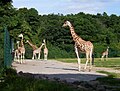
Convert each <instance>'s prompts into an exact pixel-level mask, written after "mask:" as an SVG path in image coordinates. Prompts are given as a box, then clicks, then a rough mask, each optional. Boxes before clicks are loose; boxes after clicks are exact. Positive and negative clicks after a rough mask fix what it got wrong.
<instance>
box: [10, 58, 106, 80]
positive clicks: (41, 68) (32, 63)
mask: <svg viewBox="0 0 120 91" xmlns="http://www.w3.org/2000/svg"><path fill="white" fill-rule="evenodd" d="M12 65H13V67H14V68H15V69H16V70H17V72H20V71H22V72H23V73H32V74H37V75H46V76H47V77H48V78H51V79H52V78H58V79H61V80H66V81H67V82H74V81H91V80H95V79H96V78H98V77H104V76H106V75H105V74H101V73H97V72H96V70H95V69H96V68H95V67H93V70H92V71H91V72H89V71H88V70H86V71H84V72H83V71H81V72H79V71H78V68H77V63H63V62H59V61H56V60H48V61H44V60H26V63H24V64H18V63H15V62H14V63H13V64H12ZM82 67H83V65H82ZM99 70H100V69H99Z"/></svg>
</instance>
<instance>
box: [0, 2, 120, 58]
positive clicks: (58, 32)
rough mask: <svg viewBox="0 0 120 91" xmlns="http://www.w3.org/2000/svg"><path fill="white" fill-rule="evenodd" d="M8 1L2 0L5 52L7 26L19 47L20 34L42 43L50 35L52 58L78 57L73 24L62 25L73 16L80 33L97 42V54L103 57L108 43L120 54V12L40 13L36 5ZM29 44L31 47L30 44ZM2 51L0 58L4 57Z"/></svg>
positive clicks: (114, 53)
mask: <svg viewBox="0 0 120 91" xmlns="http://www.w3.org/2000/svg"><path fill="white" fill-rule="evenodd" d="M5 2H6V3H5ZM5 2H3V0H2V1H0V4H1V5H0V50H1V51H2V52H3V38H4V36H3V32H4V31H3V29H4V26H7V28H8V30H9V32H10V35H11V38H14V43H15V45H14V46H15V48H16V41H17V40H19V39H18V35H19V34H20V33H23V35H24V43H25V41H26V40H30V41H31V42H32V43H34V44H36V45H37V46H39V45H40V44H41V43H42V41H43V39H46V41H47V47H48V50H49V58H73V57H76V56H75V53H74V42H73V40H72V37H71V34H70V31H69V28H68V27H67V28H62V24H63V23H64V20H69V21H70V22H71V23H72V24H73V26H74V28H75V32H76V33H77V34H78V35H79V36H81V37H82V38H83V39H84V40H89V41H91V42H92V43H93V45H94V54H95V57H101V53H102V52H103V51H104V50H106V48H107V46H109V47H110V51H109V57H119V56H120V51H119V50H120V16H117V15H114V14H112V15H110V16H108V15H107V13H106V12H103V14H100V13H98V14H97V15H91V14H85V13H83V12H80V13H78V14H75V15H73V14H68V15H63V14H48V15H39V14H38V11H37V10H36V9H35V8H30V9H27V8H20V9H16V8H14V6H13V5H12V0H5ZM25 45H26V44H25ZM25 48H26V50H27V49H30V47H29V48H27V46H26V47H25ZM2 52H1V53H0V59H3V53H2ZM30 52H32V51H28V50H27V51H26V58H31V54H32V53H30ZM82 57H84V56H82Z"/></svg>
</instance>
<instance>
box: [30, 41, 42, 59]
mask: <svg viewBox="0 0 120 91" xmlns="http://www.w3.org/2000/svg"><path fill="white" fill-rule="evenodd" d="M43 45H44V43H42V44H41V46H40V47H39V48H37V49H35V50H34V51H33V57H32V59H34V57H35V58H37V55H36V54H38V59H40V53H41V49H42V47H43Z"/></svg>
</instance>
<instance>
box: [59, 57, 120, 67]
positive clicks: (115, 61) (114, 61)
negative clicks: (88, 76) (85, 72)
mask: <svg viewBox="0 0 120 91" xmlns="http://www.w3.org/2000/svg"><path fill="white" fill-rule="evenodd" d="M57 60H58V61H61V62H67V63H77V58H76V59H75V58H73V59H57ZM85 62H86V59H85V58H81V63H85ZM94 64H95V66H96V67H108V68H114V69H120V58H108V60H107V61H106V60H103V61H101V60H100V58H95V59H94Z"/></svg>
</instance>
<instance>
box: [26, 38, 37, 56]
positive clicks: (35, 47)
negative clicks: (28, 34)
mask: <svg viewBox="0 0 120 91" xmlns="http://www.w3.org/2000/svg"><path fill="white" fill-rule="evenodd" d="M26 43H28V44H29V45H30V46H31V47H32V49H33V56H34V54H35V53H34V51H35V50H36V49H38V47H37V46H36V45H33V44H32V43H31V42H30V41H29V40H27V41H26ZM32 58H33V57H32Z"/></svg>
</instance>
